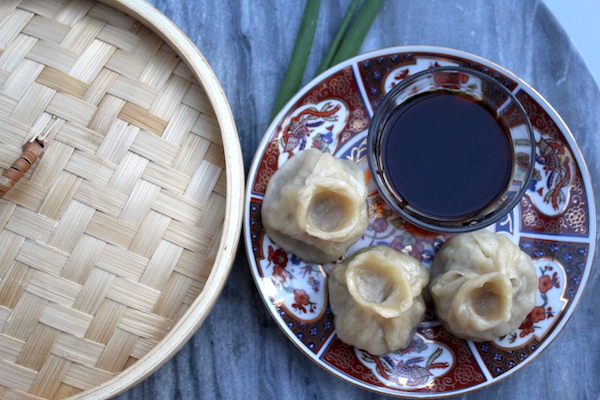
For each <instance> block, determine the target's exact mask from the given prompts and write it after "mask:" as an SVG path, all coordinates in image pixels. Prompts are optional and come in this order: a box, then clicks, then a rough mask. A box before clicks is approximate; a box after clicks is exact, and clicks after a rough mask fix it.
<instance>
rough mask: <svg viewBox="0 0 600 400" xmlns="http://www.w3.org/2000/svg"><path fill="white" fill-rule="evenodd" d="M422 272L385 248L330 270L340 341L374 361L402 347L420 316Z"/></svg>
mask: <svg viewBox="0 0 600 400" xmlns="http://www.w3.org/2000/svg"><path fill="white" fill-rule="evenodd" d="M428 281H429V273H428V272H427V269H426V268H425V267H423V266H422V265H421V263H419V262H418V261H417V260H416V259H415V258H413V257H411V256H409V255H406V254H404V253H401V252H399V251H396V250H394V249H392V248H391V247H388V246H373V247H367V248H365V249H362V250H360V251H358V252H356V253H355V254H354V255H353V256H351V257H349V258H347V259H345V260H344V261H342V262H340V263H339V264H337V265H336V266H335V268H334V269H333V271H332V273H331V274H330V276H329V303H330V305H331V310H332V311H333V314H334V322H335V330H336V333H337V335H338V337H339V338H340V340H341V341H342V342H344V343H346V344H349V345H353V346H356V347H358V348H359V349H363V350H366V351H368V352H369V353H371V354H373V355H382V354H387V353H390V352H393V351H396V350H398V349H401V348H403V347H405V346H407V345H408V344H409V343H410V342H411V340H412V337H413V335H414V333H415V331H416V329H417V325H418V324H419V322H421V321H422V320H423V317H424V316H425V302H424V301H423V296H422V295H421V292H422V290H423V288H424V287H425V286H427V282H428Z"/></svg>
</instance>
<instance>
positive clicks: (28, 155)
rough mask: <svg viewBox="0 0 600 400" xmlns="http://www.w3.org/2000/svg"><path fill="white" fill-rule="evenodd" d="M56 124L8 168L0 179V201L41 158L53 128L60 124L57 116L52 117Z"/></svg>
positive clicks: (25, 146) (29, 144)
mask: <svg viewBox="0 0 600 400" xmlns="http://www.w3.org/2000/svg"><path fill="white" fill-rule="evenodd" d="M52 120H54V123H53V124H52V125H51V126H50V127H49V128H48V129H45V130H44V131H43V132H42V133H40V134H37V135H35V136H34V137H33V138H31V140H29V141H28V142H27V143H25V145H24V146H23V154H21V156H20V157H19V158H18V159H17V161H15V162H14V163H13V164H12V165H11V166H10V167H9V168H7V169H6V170H5V171H4V172H3V173H2V176H1V177H0V199H2V198H3V197H4V195H5V194H6V193H7V192H8V191H9V190H10V189H11V188H12V187H13V186H15V185H16V183H17V182H18V181H19V179H21V178H22V177H23V175H25V174H26V173H27V171H29V168H31V166H32V165H33V164H35V162H36V161H37V159H38V158H39V157H40V155H41V154H42V151H43V150H44V145H45V141H46V139H47V138H48V134H49V133H50V131H52V128H54V126H55V125H56V123H57V122H58V118H56V116H52Z"/></svg>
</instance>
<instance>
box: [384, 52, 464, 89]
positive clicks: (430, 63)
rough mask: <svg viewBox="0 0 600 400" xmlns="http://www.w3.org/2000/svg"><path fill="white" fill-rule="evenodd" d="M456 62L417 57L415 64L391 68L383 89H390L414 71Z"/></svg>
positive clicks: (451, 64)
mask: <svg viewBox="0 0 600 400" xmlns="http://www.w3.org/2000/svg"><path fill="white" fill-rule="evenodd" d="M457 66H458V64H457V63H455V62H451V61H445V60H435V59H427V58H418V59H417V60H416V62H415V64H412V65H404V66H402V67H399V68H395V69H393V70H391V71H390V72H389V73H388V75H387V77H386V78H385V83H384V90H385V93H387V92H389V91H390V90H392V88H393V87H394V86H396V85H397V84H398V83H400V82H402V80H404V79H405V78H408V77H409V76H411V75H412V74H414V73H415V72H420V71H422V70H424V69H429V68H437V67H457Z"/></svg>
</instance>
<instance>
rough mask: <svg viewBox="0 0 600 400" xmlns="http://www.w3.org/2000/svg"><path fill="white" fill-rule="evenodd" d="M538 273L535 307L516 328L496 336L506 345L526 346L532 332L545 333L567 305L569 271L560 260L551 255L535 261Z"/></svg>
mask: <svg viewBox="0 0 600 400" xmlns="http://www.w3.org/2000/svg"><path fill="white" fill-rule="evenodd" d="M534 264H535V267H536V270H537V273H538V293H537V296H536V302H535V307H534V308H533V310H532V311H531V312H530V313H529V314H528V315H527V317H526V318H525V320H524V321H523V323H522V324H521V325H520V326H519V327H518V329H517V330H515V331H513V332H510V333H509V334H507V335H505V336H503V337H501V338H498V339H496V340H494V342H495V343H496V344H497V345H499V346H501V347H505V348H517V347H520V346H523V345H524V344H525V343H527V342H528V341H529V340H530V339H531V335H535V336H536V337H538V338H542V337H544V334H545V333H546V332H548V331H549V330H550V329H551V328H552V326H553V325H554V321H556V318H555V317H556V316H557V315H558V314H560V313H561V312H562V310H563V309H564V306H565V303H566V300H565V299H564V298H563V288H564V282H565V281H566V274H565V272H564V270H563V268H562V267H561V266H560V264H558V263H557V262H555V261H553V260H551V259H546V260H545V259H541V260H536V261H535V263H534Z"/></svg>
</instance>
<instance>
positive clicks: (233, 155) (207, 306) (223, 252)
mask: <svg viewBox="0 0 600 400" xmlns="http://www.w3.org/2000/svg"><path fill="white" fill-rule="evenodd" d="M99 1H100V2H101V3H104V4H106V5H108V6H111V7H113V8H115V9H117V10H119V11H121V12H123V13H124V14H127V15H129V16H130V17H133V18H135V19H137V20H138V21H140V22H142V23H143V24H144V25H145V26H147V27H148V28H150V29H151V30H152V31H153V32H154V33H155V34H157V35H158V36H159V37H161V38H162V39H163V40H164V41H165V42H166V43H167V44H169V46H171V47H172V48H173V50H175V52H176V53H177V54H178V55H179V56H180V57H181V58H182V59H183V60H185V61H186V62H187V64H188V67H189V68H190V69H191V70H192V72H193V73H194V75H195V77H196V78H197V79H198V81H199V82H200V83H201V84H202V86H203V88H204V90H205V92H206V94H207V96H208V98H209V99H210V101H211V103H212V105H213V107H214V110H215V113H216V116H217V120H218V122H219V127H220V130H221V135H222V137H223V150H224V152H225V159H226V165H227V166H226V174H227V197H226V206H225V210H226V213H225V220H224V223H223V225H224V226H225V227H228V228H229V229H225V230H223V234H222V237H221V243H220V245H219V252H218V254H217V257H216V260H215V263H214V266H213V268H212V270H211V274H210V276H209V278H208V280H207V282H206V285H205V286H204V289H203V290H202V292H201V293H200V295H199V296H198V298H197V299H196V300H195V301H194V303H193V304H192V306H191V307H190V309H189V310H188V311H187V312H186V314H185V315H184V316H183V317H182V318H181V319H180V320H179V321H178V322H177V324H176V325H175V326H174V327H173V328H172V329H171V330H170V331H169V333H168V334H167V335H166V336H165V337H164V338H163V339H162V340H161V342H160V343H159V344H158V345H157V346H156V347H155V348H154V349H152V350H151V351H150V352H149V353H148V354H146V355H145V356H144V357H143V358H142V359H140V360H139V361H138V362H137V363H135V364H134V365H132V366H131V367H129V368H128V369H126V370H124V371H123V372H121V373H120V374H119V375H117V376H116V377H115V378H113V379H111V380H109V381H107V382H105V383H104V384H102V385H100V386H97V387H95V388H93V389H90V390H87V391H85V392H82V393H80V394H78V395H76V396H73V397H71V398H72V399H100V398H107V397H113V396H116V395H117V394H119V393H122V392H124V391H125V390H127V389H129V388H131V387H132V386H134V385H136V384H137V383H139V382H140V381H142V380H143V379H145V378H147V377H148V376H150V375H151V374H152V373H154V372H155V371H156V370H158V369H159V368H160V367H161V366H162V365H163V364H165V363H166V362H167V361H168V360H169V359H170V358H171V357H172V356H173V355H174V354H175V353H176V352H177V351H179V350H180V349H181V347H183V345H184V344H185V343H186V342H187V341H188V340H189V339H190V338H191V337H192V335H193V334H194V333H195V331H196V330H197V329H198V328H199V327H200V325H201V324H202V322H203V321H204V319H205V318H206V316H207V315H208V313H209V312H210V310H211V309H212V307H213V305H214V303H215V302H216V300H217V298H218V296H219V294H220V292H221V290H222V288H223V286H224V285H225V282H226V280H227V277H228V275H229V271H230V270H231V266H232V264H233V260H234V258H235V253H236V249H237V246H238V242H239V238H240V232H241V224H242V216H243V213H242V210H243V199H244V196H243V188H244V178H243V177H244V165H243V159H242V151H241V147H240V143H239V138H238V134H237V128H236V125H235V121H234V118H233V114H232V112H231V108H230V107H229V103H228V102H227V98H226V96H225V93H224V92H223V89H222V88H221V85H220V84H219V82H218V80H217V77H216V75H215V74H214V72H213V70H212V69H211V68H210V66H209V65H208V62H207V61H206V59H205V58H204V57H203V56H202V54H201V53H200V51H199V50H198V48H197V47H196V46H195V45H194V44H193V43H192V42H191V40H190V39H189V38H188V37H187V36H186V35H185V34H184V33H183V32H182V31H181V30H180V29H179V28H178V27H177V26H176V25H175V24H174V23H173V22H172V21H170V20H169V19H168V18H167V17H166V16H165V15H164V14H162V13H161V12H160V11H158V10H157V9H156V8H154V7H153V6H152V5H150V4H149V3H146V2H145V1H144V0H99Z"/></svg>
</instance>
